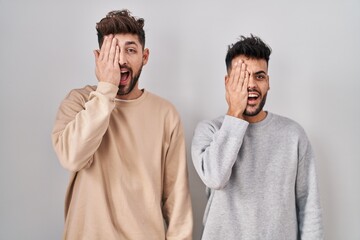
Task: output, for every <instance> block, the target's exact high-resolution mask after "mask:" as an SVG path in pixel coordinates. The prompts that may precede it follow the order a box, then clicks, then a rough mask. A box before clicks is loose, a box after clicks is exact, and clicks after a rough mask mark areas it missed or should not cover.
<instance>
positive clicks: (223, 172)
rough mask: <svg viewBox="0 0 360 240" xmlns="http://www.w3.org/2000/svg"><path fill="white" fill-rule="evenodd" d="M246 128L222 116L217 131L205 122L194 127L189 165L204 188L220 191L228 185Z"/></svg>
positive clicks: (234, 120) (246, 124)
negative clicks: (197, 175)
mask: <svg viewBox="0 0 360 240" xmlns="http://www.w3.org/2000/svg"><path fill="white" fill-rule="evenodd" d="M248 124H249V123H248V122H246V121H244V120H241V119H238V118H235V117H232V116H228V115H225V117H224V121H223V122H222V124H221V126H220V127H218V126H216V125H215V124H214V122H208V121H204V122H201V123H199V124H198V126H197V127H196V129H195V132H194V136H193V140H192V146H191V155H192V161H193V164H194V167H195V169H196V171H197V173H198V174H199V176H200V178H201V180H202V181H203V182H204V184H205V185H206V186H207V187H209V188H211V189H222V188H224V187H225V186H226V184H227V183H228V181H229V179H230V175H231V170H232V167H233V165H234V163H235V161H236V159H237V157H238V153H239V150H240V147H241V145H242V142H243V138H244V136H245V132H246V129H247V126H248Z"/></svg>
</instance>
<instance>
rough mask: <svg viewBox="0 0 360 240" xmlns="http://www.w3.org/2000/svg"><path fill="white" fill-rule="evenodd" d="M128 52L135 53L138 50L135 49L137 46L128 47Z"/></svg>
mask: <svg viewBox="0 0 360 240" xmlns="http://www.w3.org/2000/svg"><path fill="white" fill-rule="evenodd" d="M127 52H128V53H130V54H133V53H136V50H135V48H128V49H127Z"/></svg>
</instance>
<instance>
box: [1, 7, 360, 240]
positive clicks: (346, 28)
mask: <svg viewBox="0 0 360 240" xmlns="http://www.w3.org/2000/svg"><path fill="white" fill-rule="evenodd" d="M122 8H128V9H130V10H131V11H132V13H133V14H134V15H135V16H140V17H143V18H144V19H145V31H146V36H147V42H146V46H147V47H148V48H149V49H150V59H149V63H148V64H147V65H146V66H145V67H144V69H143V74H142V76H141V78H140V83H141V87H144V88H146V89H147V90H149V91H151V92H153V93H156V94H158V95H160V96H162V97H164V98H167V99H168V100H170V101H171V102H173V104H174V105H175V106H176V107H177V109H178V111H179V113H180V114H181V117H182V120H183V124H184V128H185V131H186V141H187V147H188V152H189V150H190V142H191V138H192V134H193V130H194V128H195V126H196V124H197V123H198V122H199V121H200V120H203V119H209V118H215V117H217V116H219V115H221V114H224V113H225V112H226V110H227V109H226V107H227V105H226V102H225V97H224V84H223V82H224V75H225V63H224V58H225V54H226V50H227V45H228V44H230V43H233V42H235V41H236V40H237V39H238V38H239V36H240V35H246V36H248V35H249V34H250V33H253V34H255V35H258V36H260V37H261V38H262V39H263V40H264V41H265V42H267V43H268V44H269V45H270V46H271V47H272V49H273V54H272V55H271V58H270V65H269V74H270V86H271V90H270V92H269V94H268V101H267V104H266V106H265V109H266V110H269V111H272V112H274V113H277V114H280V115H284V116H287V117H290V118H292V119H294V120H296V121H297V122H299V123H300V124H301V125H302V126H303V127H304V128H305V130H306V132H307V133H308V136H309V138H310V140H311V142H312V144H313V147H314V149H315V152H316V155H317V166H318V175H319V184H320V191H321V201H322V206H323V209H324V223H325V230H326V239H329V240H335V239H336V240H337V239H341V240H342V239H346V240H352V239H354V240H355V239H356V240H358V239H360V204H359V203H360V187H359V183H360V174H359V170H360V161H359V160H360V159H359V156H360V144H359V143H360V141H359V137H360V128H359V123H360V121H359V120H360V107H359V103H360V95H359V90H360V64H359V63H360V60H359V57H360V47H359V45H360V1H358V0H333V1H325V0H305V1H286V0H274V1H266V0H264V1H260V0H252V1H250V0H248V1H240V0H237V1H230V0H223V1H212V2H211V1H195V0H192V1H189V0H185V1H184V0H182V1H165V0H164V1H143V3H141V2H140V1H130V0H127V1H110V0H109V1H95V0H87V1H85V0H78V1H70V0H62V1H54V0H46V1H45V0H32V1H26V0H0V34H1V35H0V41H1V42H0V74H1V75H0V78H1V85H0V91H1V92H0V113H1V117H0V121H1V122H0V239H4V240H8V239H34V240H39V239H44V240H48V239H60V238H61V235H62V230H63V206H64V197H65V190H66V187H67V183H68V173H67V172H66V171H65V170H64V169H63V168H62V167H61V166H60V164H59V162H58V160H57V158H56V156H55V153H54V151H53V149H52V146H51V138H50V134H51V130H52V126H53V123H54V118H55V114H56V111H57V108H58V106H59V104H60V101H61V100H62V99H63V98H64V97H65V95H66V94H67V93H68V92H69V91H70V90H71V89H73V88H78V87H83V86H84V85H86V84H92V85H93V84H96V83H97V80H96V78H95V75H94V57H93V53H92V50H93V49H95V48H97V38H96V31H95V23H96V22H98V21H99V20H100V19H101V18H102V17H104V16H105V14H106V13H107V12H109V11H110V10H114V9H122ZM188 156H189V159H188V163H189V177H190V187H191V193H192V202H193V208H194V220H195V231H194V239H199V237H200V234H201V230H202V223H201V221H202V215H203V211H204V207H205V204H206V199H205V191H204V185H203V184H202V182H201V181H200V179H199V177H198V176H197V174H196V172H195V170H194V168H193V165H192V162H191V159H190V154H189V155H188ZM219 220H220V219H219Z"/></svg>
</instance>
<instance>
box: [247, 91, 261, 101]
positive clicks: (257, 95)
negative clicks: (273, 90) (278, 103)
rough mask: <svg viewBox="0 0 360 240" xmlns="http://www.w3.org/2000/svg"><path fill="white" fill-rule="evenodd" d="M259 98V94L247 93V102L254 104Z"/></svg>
mask: <svg viewBox="0 0 360 240" xmlns="http://www.w3.org/2000/svg"><path fill="white" fill-rule="evenodd" d="M259 97H260V94H259V93H257V92H249V94H248V102H250V103H252V102H255V101H256V100H257V99H258V98H259Z"/></svg>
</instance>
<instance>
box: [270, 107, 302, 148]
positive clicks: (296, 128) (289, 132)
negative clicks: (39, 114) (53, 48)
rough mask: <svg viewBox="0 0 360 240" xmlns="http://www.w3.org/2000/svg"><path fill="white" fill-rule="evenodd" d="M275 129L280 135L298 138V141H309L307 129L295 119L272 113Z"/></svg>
mask: <svg viewBox="0 0 360 240" xmlns="http://www.w3.org/2000/svg"><path fill="white" fill-rule="evenodd" d="M271 122H272V126H273V130H274V131H275V132H276V134H277V135H278V136H282V137H286V138H287V139H293V140H296V142H307V141H308V137H307V134H306V132H305V129H304V128H303V127H302V126H301V125H300V124H299V123H298V122H297V121H295V120H293V119H291V118H288V117H284V116H280V115H277V114H272V120H271Z"/></svg>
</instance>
